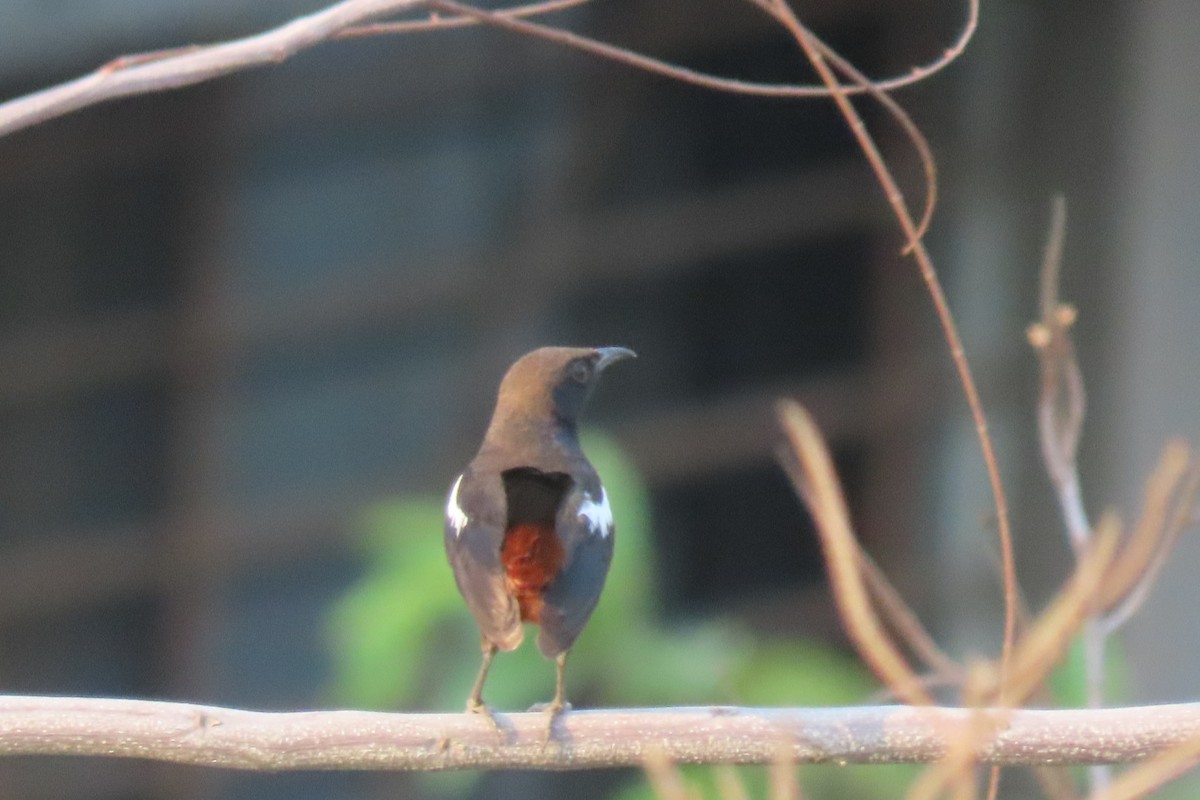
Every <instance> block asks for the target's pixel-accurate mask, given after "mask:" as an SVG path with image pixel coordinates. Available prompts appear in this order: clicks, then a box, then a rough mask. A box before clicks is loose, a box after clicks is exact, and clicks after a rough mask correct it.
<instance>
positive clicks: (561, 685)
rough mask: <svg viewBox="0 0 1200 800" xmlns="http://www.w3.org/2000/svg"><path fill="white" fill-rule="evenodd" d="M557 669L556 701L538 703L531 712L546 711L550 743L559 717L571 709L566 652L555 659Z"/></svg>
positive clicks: (555, 682) (547, 735)
mask: <svg viewBox="0 0 1200 800" xmlns="http://www.w3.org/2000/svg"><path fill="white" fill-rule="evenodd" d="M554 665H555V667H556V672H555V681H554V699H553V700H551V701H550V702H549V703H538V704H537V705H535V706H534V707H533V708H531V709H529V710H530V711H544V712H545V713H546V715H547V719H546V741H547V742H549V741H550V740H551V739H553V738H554V722H555V721H556V720H557V719H558V715H559V714H561V713H563V712H564V711H569V710H570V709H571V704H570V703H568V702H567V699H566V693H567V689H566V672H567V654H566V652H563V653H559V654H558V656H557V657H556V658H555V659H554Z"/></svg>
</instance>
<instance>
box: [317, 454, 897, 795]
mask: <svg viewBox="0 0 1200 800" xmlns="http://www.w3.org/2000/svg"><path fill="white" fill-rule="evenodd" d="M583 444H584V449H585V450H586V452H587V453H588V456H589V458H590V459H591V460H592V462H593V464H594V465H595V466H596V469H597V470H598V471H599V473H600V474H601V476H602V477H603V479H604V483H605V487H606V488H607V490H608V494H609V498H610V501H611V503H612V507H613V511H614V515H615V518H616V526H617V532H616V536H617V541H616V555H615V557H614V560H613V566H612V571H611V573H610V575H609V578H608V583H607V586H606V588H605V590H604V595H603V596H602V598H601V600H600V605H599V606H598V607H597V609H596V612H595V614H594V616H593V617H592V620H591V622H590V623H589V624H588V626H587V628H586V629H585V630H584V632H583V635H582V636H581V637H580V638H579V640H578V642H577V643H576V645H575V648H574V649H573V650H572V653H571V659H570V662H569V665H568V669H567V692H568V697H569V698H570V699H571V700H572V701H574V702H575V703H576V704H577V705H583V706H603V705H623V706H627V705H654V706H662V705H679V704H732V703H737V704H749V705H839V704H846V703H853V702H857V701H859V700H861V699H862V698H863V697H865V696H866V695H867V694H868V693H869V692H870V691H871V690H872V688H874V685H873V684H872V682H871V680H870V679H869V677H868V675H867V674H866V672H865V670H864V669H863V668H862V666H861V665H860V664H859V663H858V662H857V661H855V660H854V659H853V658H851V657H849V656H847V655H845V654H842V653H839V652H836V651H834V650H832V649H831V648H827V647H822V646H820V645H816V644H812V643H807V642H802V641H795V640H787V639H771V640H767V639H763V638H760V637H756V636H752V635H751V634H749V633H748V632H746V631H745V630H743V629H740V628H739V627H738V626H737V625H736V624H735V622H734V621H733V620H722V619H714V620H707V621H704V622H696V623H693V624H690V625H686V626H671V627H667V626H664V625H663V624H662V623H661V622H660V621H659V619H658V614H657V612H656V608H655V603H654V591H653V586H652V581H653V576H654V574H655V571H654V563H653V560H654V556H655V554H654V553H653V551H652V548H651V539H650V508H649V504H648V499H647V495H646V490H645V487H644V485H643V483H642V482H641V480H640V478H639V477H638V475H637V473H636V471H635V470H634V469H633V468H632V466H631V465H630V464H629V462H628V461H627V460H626V459H625V458H624V457H623V456H622V454H621V453H620V451H619V450H618V449H617V447H616V446H615V445H614V444H613V443H612V441H611V440H609V439H606V438H603V437H600V436H596V435H585V437H584V442H583ZM443 504H444V500H443V499H441V498H437V497H419V498H403V499H397V500H395V501H393V502H388V503H384V504H381V505H379V506H376V507H375V508H372V509H370V510H369V511H368V512H367V513H366V515H365V517H364V521H363V536H362V548H363V554H364V557H365V560H366V564H367V569H366V573H365V575H364V576H363V578H362V579H361V580H360V581H359V583H358V584H357V585H355V586H354V587H353V588H352V589H351V590H350V591H349V592H348V593H347V594H346V596H345V597H344V598H343V599H342V600H341V601H340V602H339V603H338V604H337V606H336V607H335V608H334V609H333V611H332V613H331V618H330V622H331V625H330V627H331V632H332V639H333V642H332V645H333V657H334V664H335V669H336V682H335V685H334V687H333V691H334V693H335V699H336V701H337V702H339V703H344V704H349V705H353V706H358V707H369V708H397V709H398V708H404V709H411V710H438V711H446V710H452V709H458V708H461V707H462V706H463V704H464V702H465V700H466V696H467V692H468V690H469V689H470V686H471V682H472V680H473V678H474V674H475V672H476V670H477V669H478V667H479V652H480V651H479V638H478V632H477V630H476V628H475V625H474V622H473V620H472V619H471V616H470V614H469V612H468V611H467V608H466V605H465V604H464V603H463V602H462V600H461V598H460V597H459V596H458V591H457V589H456V588H455V585H454V579H453V577H452V576H451V573H450V568H449V566H448V565H447V562H446V558H445V554H444V551H443V547H442V513H443ZM667 557H669V554H668V555H667ZM532 640H533V636H532V634H530V635H527V638H526V642H525V643H524V644H523V645H522V646H521V648H519V649H518V650H517V651H516V652H513V653H502V654H500V655H499V656H497V658H496V661H495V662H494V664H493V667H492V671H491V674H490V675H489V678H488V683H487V686H486V688H485V690H484V698H485V700H486V701H487V702H488V703H489V704H490V705H492V706H493V707H495V708H496V709H498V710H501V711H505V710H518V709H522V710H523V709H524V708H526V707H527V706H529V705H530V704H532V703H535V702H538V701H544V700H547V699H548V698H549V696H550V695H551V694H552V692H553V686H554V669H553V665H552V664H551V663H550V662H547V661H546V660H545V659H543V658H541V656H540V655H539V654H538V652H537V648H536V647H535V645H534V644H533V641H532ZM804 774H805V782H806V783H810V782H811V783H812V785H813V787H814V788H815V787H816V786H817V785H820V786H826V785H828V786H830V790H831V791H834V790H835V789H836V790H837V791H839V792H841V791H851V790H852V791H853V793H854V796H857V797H891V796H895V795H896V792H895V791H894V790H895V789H896V787H897V786H899V785H903V784H902V782H901V783H897V780H896V778H895V776H894V774H892V773H890V772H888V771H887V770H884V769H882V768H875V767H872V768H869V769H856V770H839V769H837V768H835V767H830V768H827V769H812V770H806V771H805V773H804ZM886 775H892V777H891V778H888V777H885V776H886ZM822 776H825V777H822ZM851 776H853V777H851ZM837 787H840V788H837ZM630 791H631V792H636V791H638V789H636V788H633V789H631V790H630ZM629 796H630V797H633V796H635V795H634V794H630V795H629Z"/></svg>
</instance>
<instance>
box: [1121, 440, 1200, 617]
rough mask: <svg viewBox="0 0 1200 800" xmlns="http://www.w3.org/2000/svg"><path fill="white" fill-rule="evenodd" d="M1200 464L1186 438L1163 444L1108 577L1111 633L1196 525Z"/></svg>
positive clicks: (1133, 611) (1139, 604) (1137, 605)
mask: <svg viewBox="0 0 1200 800" xmlns="http://www.w3.org/2000/svg"><path fill="white" fill-rule="evenodd" d="M1198 488H1200V464H1197V463H1195V462H1194V460H1193V459H1192V457H1191V453H1190V451H1189V448H1188V446H1187V443H1186V442H1184V441H1183V440H1181V439H1175V440H1172V441H1169V442H1167V444H1166V445H1164V446H1163V452H1162V456H1161V457H1160V459H1159V463H1158V466H1157V467H1156V468H1155V470H1154V472H1153V473H1152V474H1151V476H1150V477H1149V478H1148V479H1147V481H1146V498H1145V501H1144V502H1143V505H1142V515H1141V517H1140V518H1139V519H1138V523H1137V526H1136V527H1135V528H1134V533H1133V536H1132V537H1130V540H1129V543H1128V544H1127V545H1126V546H1125V548H1124V549H1123V550H1122V551H1121V557H1120V559H1119V560H1118V563H1117V564H1116V565H1115V566H1114V568H1113V570H1112V575H1111V576H1110V579H1109V580H1108V581H1106V582H1105V585H1104V589H1105V591H1104V594H1103V597H1102V598H1101V600H1100V608H1101V610H1105V611H1108V612H1109V614H1108V616H1107V617H1105V618H1104V626H1105V630H1106V632H1107V633H1111V632H1113V631H1115V630H1116V629H1117V628H1118V627H1120V626H1121V625H1122V624H1123V623H1124V622H1125V621H1126V620H1128V619H1129V618H1130V617H1131V616H1132V615H1133V614H1134V613H1135V612H1136V611H1137V609H1138V608H1139V607H1140V606H1141V604H1142V602H1143V601H1144V599H1145V597H1146V595H1147V594H1148V593H1149V590H1150V587H1151V586H1152V585H1153V583H1154V580H1155V579H1156V578H1157V577H1158V573H1159V571H1160V570H1161V569H1162V565H1163V564H1164V563H1165V561H1166V556H1167V554H1168V553H1169V552H1170V551H1171V549H1172V548H1173V547H1174V545H1175V542H1176V540H1177V539H1178V538H1179V534H1180V533H1181V532H1182V531H1183V530H1184V528H1186V527H1188V526H1189V525H1191V524H1192V520H1191V517H1192V512H1193V511H1194V509H1195V506H1196V492H1197V489H1198Z"/></svg>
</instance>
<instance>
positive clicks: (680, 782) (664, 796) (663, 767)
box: [642, 745, 696, 800]
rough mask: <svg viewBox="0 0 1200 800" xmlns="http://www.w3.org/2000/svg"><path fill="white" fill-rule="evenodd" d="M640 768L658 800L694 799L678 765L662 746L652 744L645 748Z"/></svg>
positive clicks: (693, 794)
mask: <svg viewBox="0 0 1200 800" xmlns="http://www.w3.org/2000/svg"><path fill="white" fill-rule="evenodd" d="M642 768H643V769H644V770H645V771H646V777H647V778H648V779H649V780H650V785H651V786H652V787H653V788H654V795H655V797H657V798H658V800H695V797H696V795H695V793H694V792H692V791H691V790H690V789H689V788H688V785H687V782H686V781H684V779H683V774H682V773H681V772H680V771H679V767H678V766H676V764H675V762H673V761H671V759H670V758H668V757H667V753H666V751H665V750H664V749H663V748H662V747H660V746H657V745H652V746H650V747H648V748H646V757H645V758H644V759H642Z"/></svg>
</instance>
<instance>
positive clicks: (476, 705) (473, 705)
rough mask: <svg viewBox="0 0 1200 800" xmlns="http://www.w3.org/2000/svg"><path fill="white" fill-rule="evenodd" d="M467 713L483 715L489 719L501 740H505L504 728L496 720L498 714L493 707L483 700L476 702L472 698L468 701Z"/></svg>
mask: <svg viewBox="0 0 1200 800" xmlns="http://www.w3.org/2000/svg"><path fill="white" fill-rule="evenodd" d="M467 713H468V714H482V715H483V716H485V717H487V719H488V722H490V723H492V727H493V728H495V730H496V734H497V735H498V736H499V737H500V738H501V739H503V738H504V727H503V726H501V724H500V720H498V719H497V718H496V712H495V711H493V710H492V707H491V706H489V705H488V704H487V703H485V702H483V701H482V700H475V699H474V698H472V699H470V700H468V701H467Z"/></svg>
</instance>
